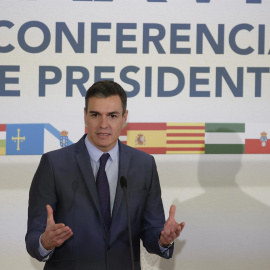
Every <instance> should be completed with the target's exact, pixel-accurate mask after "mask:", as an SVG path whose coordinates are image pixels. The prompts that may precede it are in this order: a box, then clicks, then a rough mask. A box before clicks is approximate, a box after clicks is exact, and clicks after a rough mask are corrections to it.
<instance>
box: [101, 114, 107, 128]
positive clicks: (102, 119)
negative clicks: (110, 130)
mask: <svg viewBox="0 0 270 270" xmlns="http://www.w3.org/2000/svg"><path fill="white" fill-rule="evenodd" d="M99 124H100V127H101V128H107V127H108V118H107V117H106V116H102V117H100V123H99Z"/></svg>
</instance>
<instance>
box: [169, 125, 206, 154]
mask: <svg viewBox="0 0 270 270" xmlns="http://www.w3.org/2000/svg"><path fill="white" fill-rule="evenodd" d="M166 127H167V128H166V154H204V153H205V124H204V123H167V125H166Z"/></svg>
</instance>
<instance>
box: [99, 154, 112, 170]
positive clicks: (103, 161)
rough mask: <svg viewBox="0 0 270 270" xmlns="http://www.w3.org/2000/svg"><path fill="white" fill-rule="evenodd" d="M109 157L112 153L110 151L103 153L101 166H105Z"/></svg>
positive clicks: (100, 160)
mask: <svg viewBox="0 0 270 270" xmlns="http://www.w3.org/2000/svg"><path fill="white" fill-rule="evenodd" d="M109 157H110V154H109V153H106V154H103V155H102V156H101V157H100V159H99V162H100V166H102V167H105V165H106V162H107V160H108V159H109Z"/></svg>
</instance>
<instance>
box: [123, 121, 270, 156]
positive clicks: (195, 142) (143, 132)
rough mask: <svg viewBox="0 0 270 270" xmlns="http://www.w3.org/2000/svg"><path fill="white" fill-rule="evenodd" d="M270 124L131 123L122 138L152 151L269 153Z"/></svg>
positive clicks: (160, 152) (163, 152)
mask: <svg viewBox="0 0 270 270" xmlns="http://www.w3.org/2000/svg"><path fill="white" fill-rule="evenodd" d="M267 134H270V123H263V124H245V123H128V124H127V126H126V127H125V128H124V129H123V130H122V132H121V137H120V139H121V140H122V142H124V143H125V144H127V145H130V146H132V147H134V148H137V149H140V150H142V151H145V152H147V153H149V154H270V141H268V140H267Z"/></svg>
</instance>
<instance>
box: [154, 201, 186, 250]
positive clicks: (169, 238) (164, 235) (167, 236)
mask: <svg viewBox="0 0 270 270" xmlns="http://www.w3.org/2000/svg"><path fill="white" fill-rule="evenodd" d="M175 210H176V207H175V205H172V206H171V208H170V213H169V218H168V219H167V221H166V222H165V225H164V228H163V230H162V232H161V235H160V239H159V241H160V244H161V245H164V246H167V245H169V244H170V243H171V242H173V241H174V239H175V238H177V237H179V235H180V233H181V231H182V230H183V229H184V226H185V222H182V223H180V224H179V223H177V222H176V221H175V219H174V216H175Z"/></svg>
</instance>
